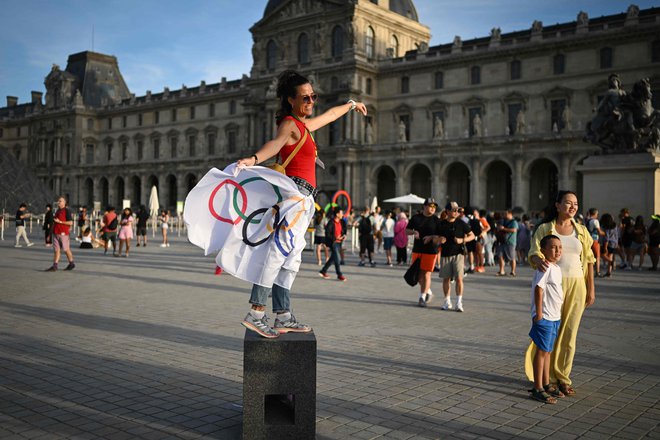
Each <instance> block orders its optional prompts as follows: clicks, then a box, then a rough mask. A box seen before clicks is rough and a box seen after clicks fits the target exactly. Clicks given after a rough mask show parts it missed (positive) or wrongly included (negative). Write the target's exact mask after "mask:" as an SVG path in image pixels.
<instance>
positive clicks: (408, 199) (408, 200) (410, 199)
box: [385, 194, 424, 216]
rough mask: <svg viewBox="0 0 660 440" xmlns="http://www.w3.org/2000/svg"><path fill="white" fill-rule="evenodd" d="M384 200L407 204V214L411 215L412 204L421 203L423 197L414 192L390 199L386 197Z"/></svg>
mask: <svg viewBox="0 0 660 440" xmlns="http://www.w3.org/2000/svg"><path fill="white" fill-rule="evenodd" d="M385 202H389V203H401V204H402V205H406V204H407V205H408V216H411V215H412V205H422V204H423V203H424V199H423V198H422V197H420V196H416V195H415V194H408V195H405V196H399V197H394V198H392V199H387V200H385Z"/></svg>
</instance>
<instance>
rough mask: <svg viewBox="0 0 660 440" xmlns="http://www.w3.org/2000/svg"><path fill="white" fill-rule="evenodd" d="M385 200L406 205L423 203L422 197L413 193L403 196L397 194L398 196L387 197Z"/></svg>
mask: <svg viewBox="0 0 660 440" xmlns="http://www.w3.org/2000/svg"><path fill="white" fill-rule="evenodd" d="M385 202H389V203H404V204H406V203H407V204H408V205H422V204H424V199H423V198H422V197H420V196H416V195H415V194H408V195H405V196H399V197H394V198H392V199H387V200H385Z"/></svg>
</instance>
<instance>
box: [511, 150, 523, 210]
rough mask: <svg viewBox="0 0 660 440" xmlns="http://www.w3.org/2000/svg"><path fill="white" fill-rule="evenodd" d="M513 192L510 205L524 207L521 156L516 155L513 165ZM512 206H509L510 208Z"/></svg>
mask: <svg viewBox="0 0 660 440" xmlns="http://www.w3.org/2000/svg"><path fill="white" fill-rule="evenodd" d="M513 168H514V169H513V194H512V196H513V197H512V200H511V201H512V205H513V206H520V207H524V205H525V204H526V203H525V198H524V195H523V191H524V189H523V175H522V168H523V160H522V157H521V156H516V157H515V161H514V165H513ZM513 206H510V208H512V207H513Z"/></svg>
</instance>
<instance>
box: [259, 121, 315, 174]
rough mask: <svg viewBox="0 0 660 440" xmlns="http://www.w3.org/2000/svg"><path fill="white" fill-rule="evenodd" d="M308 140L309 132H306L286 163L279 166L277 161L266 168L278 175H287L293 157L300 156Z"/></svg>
mask: <svg viewBox="0 0 660 440" xmlns="http://www.w3.org/2000/svg"><path fill="white" fill-rule="evenodd" d="M306 140H307V130H305V133H303V135H302V137H301V138H300V141H299V142H298V145H296V148H294V149H293V151H292V152H291V154H289V157H287V158H286V160H285V161H284V163H283V164H279V163H277V161H275V162H274V163H272V164H270V165H266V168H270V169H271V170H273V171H277V172H278V173H282V174H286V173H285V171H286V166H287V165H289V162H291V159H293V157H294V156H295V155H296V154H298V151H300V149H301V148H302V146H303V144H304V143H305V141H306Z"/></svg>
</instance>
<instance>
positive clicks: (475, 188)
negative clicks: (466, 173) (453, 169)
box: [470, 156, 486, 208]
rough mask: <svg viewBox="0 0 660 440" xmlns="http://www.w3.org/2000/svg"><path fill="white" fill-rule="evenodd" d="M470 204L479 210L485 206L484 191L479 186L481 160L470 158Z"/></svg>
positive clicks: (476, 157) (480, 185)
mask: <svg viewBox="0 0 660 440" xmlns="http://www.w3.org/2000/svg"><path fill="white" fill-rule="evenodd" d="M470 204H471V205H472V206H477V207H479V208H484V207H485V206H486V197H485V191H484V190H483V189H482V184H481V159H480V158H479V157H478V156H475V157H473V158H472V172H471V173H470Z"/></svg>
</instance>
